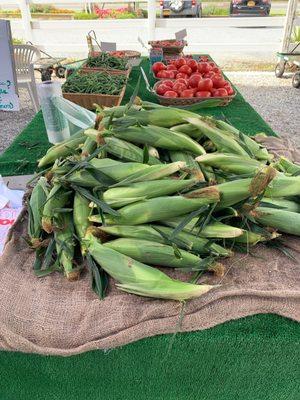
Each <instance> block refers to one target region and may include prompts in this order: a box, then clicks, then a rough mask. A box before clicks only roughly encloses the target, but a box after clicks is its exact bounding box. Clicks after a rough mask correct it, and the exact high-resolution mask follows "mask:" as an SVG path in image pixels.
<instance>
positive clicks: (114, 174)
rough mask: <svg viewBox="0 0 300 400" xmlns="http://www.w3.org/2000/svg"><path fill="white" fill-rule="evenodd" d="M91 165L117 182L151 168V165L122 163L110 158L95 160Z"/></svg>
mask: <svg viewBox="0 0 300 400" xmlns="http://www.w3.org/2000/svg"><path fill="white" fill-rule="evenodd" d="M90 164H91V165H92V166H93V167H94V168H95V169H97V170H98V171H100V172H102V173H103V174H105V175H107V176H109V177H110V178H112V179H114V180H115V181H117V182H119V181H122V180H123V179H125V178H127V177H128V176H129V175H132V174H135V173H137V172H139V171H144V170H146V169H148V168H149V165H147V164H142V163H138V162H126V163H125V162H120V161H115V160H112V159H110V158H102V159H97V158H94V159H93V160H91V161H90Z"/></svg>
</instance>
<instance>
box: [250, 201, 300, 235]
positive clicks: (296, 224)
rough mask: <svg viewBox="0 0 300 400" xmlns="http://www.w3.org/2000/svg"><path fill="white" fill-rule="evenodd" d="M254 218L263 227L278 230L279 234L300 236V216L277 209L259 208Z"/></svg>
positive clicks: (253, 214) (253, 213)
mask: <svg viewBox="0 0 300 400" xmlns="http://www.w3.org/2000/svg"><path fill="white" fill-rule="evenodd" d="M252 216H253V217H254V218H255V220H256V221H257V222H259V223H260V224H262V225H263V226H267V227H271V228H274V229H277V230H278V231H279V232H284V233H289V234H291V235H297V236H299V235H300V214H298V213H295V212H291V211H286V210H280V209H276V208H268V207H257V208H256V209H255V210H254V211H253V212H252Z"/></svg>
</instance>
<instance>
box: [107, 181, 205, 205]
mask: <svg viewBox="0 0 300 400" xmlns="http://www.w3.org/2000/svg"><path fill="white" fill-rule="evenodd" d="M196 182H197V180H196V179H185V180H179V179H162V180H156V181H146V182H138V183H132V184H130V186H128V187H127V186H122V187H114V188H111V189H108V190H107V191H105V192H104V193H103V200H104V201H105V202H107V203H108V204H112V203H111V202H113V201H115V200H117V199H126V198H136V197H143V198H144V199H151V198H153V197H158V196H166V195H169V194H172V193H176V192H180V191H181V190H183V189H186V188H188V187H191V186H193V185H194V184H195V183H196Z"/></svg>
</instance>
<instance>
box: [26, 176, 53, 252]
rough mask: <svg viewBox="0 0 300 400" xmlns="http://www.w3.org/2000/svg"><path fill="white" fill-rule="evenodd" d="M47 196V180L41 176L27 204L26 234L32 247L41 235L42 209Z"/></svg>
mask: <svg viewBox="0 0 300 400" xmlns="http://www.w3.org/2000/svg"><path fill="white" fill-rule="evenodd" d="M48 195H49V189H48V185H47V180H46V178H44V177H43V176H42V177H41V178H40V179H39V180H38V182H37V184H36V185H35V187H34V188H33V190H32V193H31V196H30V200H29V202H28V210H29V213H28V214H29V218H28V232H29V236H30V239H31V242H32V245H34V242H36V241H38V242H39V240H40V236H41V233H42V215H43V209H44V206H45V203H46V200H47V196H48Z"/></svg>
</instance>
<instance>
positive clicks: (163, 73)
mask: <svg viewBox="0 0 300 400" xmlns="http://www.w3.org/2000/svg"><path fill="white" fill-rule="evenodd" d="M165 72H166V71H164V70H160V71H158V72H157V73H156V74H155V76H156V78H167V77H166V75H165Z"/></svg>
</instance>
